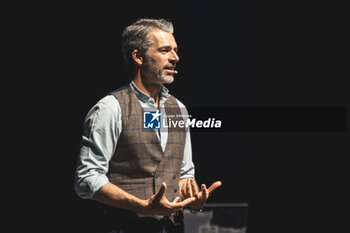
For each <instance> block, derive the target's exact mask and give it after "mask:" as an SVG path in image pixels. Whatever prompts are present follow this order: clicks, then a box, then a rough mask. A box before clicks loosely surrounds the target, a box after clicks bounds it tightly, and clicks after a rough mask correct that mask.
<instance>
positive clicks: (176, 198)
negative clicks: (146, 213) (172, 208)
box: [172, 197, 180, 204]
mask: <svg viewBox="0 0 350 233" xmlns="http://www.w3.org/2000/svg"><path fill="white" fill-rule="evenodd" d="M179 199H180V197H175V199H174V200H173V202H172V203H174V204H175V203H177V202H178V201H179Z"/></svg>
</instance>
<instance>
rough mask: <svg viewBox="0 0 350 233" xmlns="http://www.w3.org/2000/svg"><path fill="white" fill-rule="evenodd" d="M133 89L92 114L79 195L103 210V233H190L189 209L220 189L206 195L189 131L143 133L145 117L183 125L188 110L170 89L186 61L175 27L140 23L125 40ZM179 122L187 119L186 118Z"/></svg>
mask: <svg viewBox="0 0 350 233" xmlns="http://www.w3.org/2000/svg"><path fill="white" fill-rule="evenodd" d="M122 43H123V44H122V50H123V55H124V59H125V61H126V63H127V65H130V66H131V67H132V68H133V75H132V82H131V83H130V85H129V86H126V87H123V88H120V89H118V90H117V91H115V92H112V93H111V94H110V95H107V96H106V97H104V98H103V99H101V100H100V101H99V102H98V103H97V104H96V105H95V106H94V107H93V108H92V109H91V110H90V112H89V113H88V115H87V117H86V119H85V123H84V132H83V137H82V143H81V150H80V154H79V157H78V165H77V169H76V179H75V190H76V192H77V194H78V195H79V196H80V197H82V198H87V199H93V200H95V201H97V202H98V203H102V204H103V214H102V222H101V229H100V230H101V232H183V217H182V215H181V214H182V212H181V210H182V208H184V207H185V206H188V207H189V208H190V209H191V210H192V211H199V210H200V209H201V208H202V207H203V205H204V203H205V202H206V200H207V199H208V198H209V196H210V194H211V193H212V192H213V191H214V190H215V189H216V188H218V187H219V186H221V182H220V181H218V182H215V183H214V184H212V185H211V186H210V187H209V188H207V187H206V185H205V184H202V185H201V189H200V190H199V188H198V185H197V183H196V181H195V179H194V165H193V163H192V152H191V139H190V133H189V130H188V129H185V128H180V127H169V128H162V129H151V130H150V129H148V130H147V129H144V128H143V124H142V120H143V112H144V110H149V109H153V110H159V111H160V112H161V113H162V117H163V116H164V117H167V118H168V120H172V121H176V120H181V119H182V118H181V117H182V116H184V115H186V109H185V106H184V105H183V104H182V103H181V102H180V101H178V100H177V99H176V98H175V97H173V96H171V95H170V94H169V93H168V90H167V89H166V88H165V87H164V86H163V84H170V83H172V82H173V80H174V75H175V74H176V73H177V71H176V70H175V67H176V64H177V62H178V61H179V57H178V54H177V50H178V48H177V44H176V41H175V38H174V36H173V26H172V23H171V22H169V21H167V20H164V19H148V18H147V19H139V20H138V21H136V22H135V23H134V24H132V25H130V26H128V27H126V28H125V30H124V31H123V33H122ZM179 116H180V117H179Z"/></svg>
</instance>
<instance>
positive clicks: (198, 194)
mask: <svg viewBox="0 0 350 233" xmlns="http://www.w3.org/2000/svg"><path fill="white" fill-rule="evenodd" d="M221 185H222V183H221V181H216V182H214V183H213V184H212V185H211V186H210V187H209V188H207V186H206V185H205V184H202V185H201V190H200V191H199V187H198V185H197V182H196V181H195V179H193V178H187V179H186V180H183V181H182V182H181V181H180V190H181V194H182V199H183V200H185V199H187V198H191V197H195V198H196V200H195V201H194V202H192V203H191V204H189V205H188V207H190V208H191V209H192V210H200V209H202V207H203V205H204V204H205V202H206V201H207V200H208V198H209V196H210V195H211V194H212V192H214V190H215V189H217V188H219V187H220V186H221Z"/></svg>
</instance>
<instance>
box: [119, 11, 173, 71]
mask: <svg viewBox="0 0 350 233" xmlns="http://www.w3.org/2000/svg"><path fill="white" fill-rule="evenodd" d="M154 29H160V30H163V31H166V32H169V33H171V34H173V33H174V27H173V24H172V23H171V22H170V21H169V20H165V19H153V18H142V19H139V20H137V21H136V22H135V23H133V24H132V25H130V26H127V27H126V28H125V29H124V31H123V33H122V53H123V58H124V61H125V63H126V65H127V66H132V64H133V59H132V56H131V53H132V51H134V50H135V49H137V50H138V51H140V52H141V53H143V54H146V51H147V49H148V47H149V46H150V45H151V44H152V43H153V41H152V40H151V39H150V38H149V37H148V34H149V33H150V32H151V31H153V30H154Z"/></svg>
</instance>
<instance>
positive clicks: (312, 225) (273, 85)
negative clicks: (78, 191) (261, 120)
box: [8, 0, 349, 233]
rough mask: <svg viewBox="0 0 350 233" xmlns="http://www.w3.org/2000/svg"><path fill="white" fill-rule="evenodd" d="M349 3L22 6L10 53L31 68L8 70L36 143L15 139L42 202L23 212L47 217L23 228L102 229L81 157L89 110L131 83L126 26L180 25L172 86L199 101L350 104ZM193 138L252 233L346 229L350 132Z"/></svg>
mask: <svg viewBox="0 0 350 233" xmlns="http://www.w3.org/2000/svg"><path fill="white" fill-rule="evenodd" d="M29 9H30V10H29ZM343 9H344V7H342V6H341V5H337V4H335V3H334V4H332V5H326V4H322V3H320V2H310V1H302V2H300V3H298V2H293V3H283V4H281V3H279V2H277V3H272V2H266V1H253V0H249V1H211V2H205V1H197V0H196V1H167V2H166V1H159V2H154V1H153V2H151V1H143V2H134V1H133V2H125V3H124V2H119V3H118V4H115V5H105V4H103V3H98V4H97V3H91V4H89V3H81V4H72V3H70V4H68V3H67V4H63V3H57V4H50V5H45V4H36V5H33V4H32V3H31V4H30V5H27V6H26V5H20V6H16V7H15V8H14V12H15V13H16V14H15V16H13V15H12V16H9V17H8V21H10V22H14V23H15V24H16V26H14V27H12V29H11V30H12V31H14V32H17V33H18V36H11V34H10V38H12V39H13V42H14V43H15V45H16V46H14V47H15V48H16V50H14V52H13V53H12V54H11V58H12V57H13V58H15V59H16V61H19V62H21V64H23V65H21V66H19V67H16V68H15V69H13V72H12V76H10V78H12V79H13V80H14V81H15V82H16V85H17V90H15V93H16V94H17V95H19V96H20V97H21V98H20V101H16V105H15V106H19V108H20V109H21V110H20V112H21V113H20V114H17V115H18V116H19V118H18V120H17V118H16V120H17V123H18V124H19V125H20V127H22V125H23V127H25V126H29V129H28V130H26V131H25V132H26V133H25V136H26V137H27V138H28V139H29V140H27V142H28V145H27V144H25V143H19V144H17V145H16V147H18V149H24V151H25V153H22V152H21V153H20V154H21V155H22V157H21V158H23V160H22V161H27V160H28V162H30V163H27V162H23V163H22V165H24V167H25V168H26V169H28V168H29V172H28V173H26V174H28V175H29V174H30V175H31V174H34V175H35V178H34V179H30V180H29V179H28V180H27V179H24V181H23V178H25V175H24V176H23V175H20V180H21V182H20V184H21V186H20V189H21V190H22V191H23V192H20V193H19V194H18V197H19V198H20V200H25V201H24V202H25V203H26V204H27V203H29V204H30V205H29V207H28V208H23V207H18V208H17V207H16V209H15V210H16V211H15V212H14V215H15V217H16V218H18V217H20V218H22V217H25V218H26V219H28V218H27V217H28V216H30V215H32V214H33V213H34V212H37V213H39V215H38V217H35V220H31V221H29V223H28V224H27V225H26V226H25V228H28V226H33V227H35V228H36V229H37V231H39V230H41V229H43V230H47V229H51V230H57V231H65V232H87V230H89V229H92V228H91V224H92V222H93V218H94V215H93V214H91V213H90V212H89V211H90V210H91V209H92V207H91V203H89V202H88V201H84V200H81V199H79V198H78V197H77V196H76V195H75V193H74V190H73V176H74V169H75V160H76V158H77V155H78V151H79V143H80V138H81V133H82V124H83V120H84V117H85V115H86V113H87V112H88V111H89V109H90V108H91V107H92V106H93V105H94V104H95V103H96V102H97V101H98V100H99V99H100V98H102V97H103V96H104V95H105V94H106V93H108V92H109V91H112V90H114V89H117V88H118V87H120V86H121V85H124V84H127V83H128V82H129V79H128V78H129V77H128V76H127V72H126V70H125V68H124V67H123V61H122V56H121V51H120V35H121V32H122V30H123V29H124V27H125V26H127V25H130V24H131V23H133V22H134V21H136V20H137V19H138V18H141V17H156V18H158V17H159V18H167V19H170V20H171V21H172V22H173V24H174V27H175V33H174V36H175V38H176V40H177V43H178V46H179V56H180V62H179V63H178V66H177V68H178V71H179V74H178V75H176V78H175V82H174V83H173V84H171V85H168V86H167V87H168V88H169V89H170V92H171V93H172V94H173V95H174V96H176V97H177V98H178V99H179V100H181V101H182V102H183V103H184V104H185V105H187V106H192V107H204V108H205V107H260V108H264V107H346V108H348V107H349V101H348V100H349V91H348V86H347V85H346V79H347V78H348V77H349V73H348V72H345V71H346V67H345V66H348V62H346V61H348V59H345V57H346V56H347V54H346V52H345V51H346V50H345V49H346V47H345V41H346V38H345V31H346V30H344V26H345V22H344V20H345V14H344V13H345V12H344V11H343ZM22 13H23V14H22ZM16 16H18V17H16ZM19 54H21V55H19ZM19 72H21V74H19ZM15 108H17V107H15ZM228 114H229V113H228ZM23 116H26V117H24V118H23ZM290 120H291V121H292V120H293V118H292V117H291V118H290ZM21 129H22V130H23V128H20V129H19V130H16V132H13V133H14V135H13V136H14V137H16V136H18V135H21V133H20V132H21ZM16 138H17V137H16ZM192 148H193V161H194V163H195V165H196V179H197V180H198V182H200V183H206V184H207V185H210V184H211V183H212V182H214V181H216V180H221V181H222V182H223V186H222V187H221V188H220V189H219V190H217V191H216V192H215V193H214V194H213V196H212V197H211V199H210V202H247V203H249V212H248V214H249V216H248V231H249V232H250V233H254V232H287V231H291V232H316V231H318V230H321V229H323V230H328V231H329V232H335V229H338V228H339V229H343V228H340V226H343V224H345V222H344V221H345V215H344V214H343V213H341V212H340V211H341V210H342V209H343V208H344V209H345V204H346V203H345V200H346V198H345V197H346V195H345V188H346V186H347V184H348V181H347V179H346V176H348V172H347V169H348V168H347V167H348V166H347V165H346V164H347V163H345V159H346V157H347V156H348V155H349V135H348V132H347V131H346V132H303V131H300V132H225V133H220V132H217V133H203V132H197V133H193V134H192ZM28 152H29V153H28ZM33 157H34V159H33ZM33 161H34V162H33ZM28 164H30V165H28ZM32 164H33V165H32ZM16 167H17V166H16ZM18 170H20V168H19V166H18ZM19 174H21V173H19ZM33 183H34V184H33ZM20 203H22V202H20ZM20 206H21V204H20ZM18 209H19V210H21V211H18ZM45 224H46V225H45ZM47 224H48V225H47ZM14 227H16V226H14ZM48 231H49V230H48ZM337 232H341V231H337Z"/></svg>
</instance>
